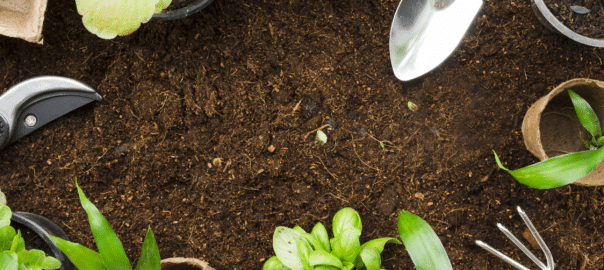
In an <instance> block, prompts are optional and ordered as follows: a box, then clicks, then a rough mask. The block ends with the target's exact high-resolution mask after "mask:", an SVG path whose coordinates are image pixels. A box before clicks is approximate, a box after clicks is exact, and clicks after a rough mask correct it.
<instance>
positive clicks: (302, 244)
mask: <svg viewBox="0 0 604 270" xmlns="http://www.w3.org/2000/svg"><path fill="white" fill-rule="evenodd" d="M310 252H311V249H310V245H309V244H308V243H307V242H306V241H298V255H299V256H300V261H302V266H303V267H304V270H312V267H310V263H309V262H308V256H310Z"/></svg>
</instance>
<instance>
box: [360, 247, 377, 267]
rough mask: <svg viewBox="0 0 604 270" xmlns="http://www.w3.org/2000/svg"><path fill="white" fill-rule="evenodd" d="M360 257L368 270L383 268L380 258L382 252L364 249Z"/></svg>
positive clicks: (372, 248)
mask: <svg viewBox="0 0 604 270" xmlns="http://www.w3.org/2000/svg"><path fill="white" fill-rule="evenodd" d="M359 255H360V256H359V257H361V260H362V261H363V264H365V267H366V268H367V270H380V266H382V258H380V251H379V250H378V249H377V248H375V247H366V248H363V249H362V250H361V253H360V254H359Z"/></svg>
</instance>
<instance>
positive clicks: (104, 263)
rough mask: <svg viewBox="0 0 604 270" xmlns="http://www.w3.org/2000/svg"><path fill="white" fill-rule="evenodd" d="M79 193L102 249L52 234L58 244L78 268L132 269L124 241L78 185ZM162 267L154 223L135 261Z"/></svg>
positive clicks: (140, 267)
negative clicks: (153, 229) (90, 247)
mask: <svg viewBox="0 0 604 270" xmlns="http://www.w3.org/2000/svg"><path fill="white" fill-rule="evenodd" d="M76 187H77V189H78V194H79V197H80V202H81V203H82V207H83V208H84V210H85V211H86V213H87V214H88V220H89V222H90V229H91V230H92V235H93V236H94V240H95V242H96V245H97V248H98V250H99V252H96V251H94V250H92V249H89V248H87V247H85V246H82V245H80V244H77V243H73V242H70V241H66V240H63V239H61V238H58V237H53V236H51V237H52V239H53V240H55V242H56V243H57V246H58V247H59V249H61V251H63V253H65V255H67V257H68V258H69V260H71V262H72V263H73V264H74V265H75V266H76V267H77V268H78V269H79V270H99V269H103V270H132V266H131V265H130V262H129V261H128V257H127V256H126V252H125V251H124V247H123V245H122V242H121V241H120V240H119V238H118V237H117V235H116V234H115V232H114V231H113V229H112V228H111V226H110V225H109V222H107V219H105V217H103V215H102V214H101V213H100V212H99V210H98V209H97V208H96V206H94V204H92V202H90V201H89V200H88V198H86V195H84V192H83V191H82V189H81V188H80V186H78V183H77V182H76ZM160 267H161V263H160V256H159V249H158V248H157V243H156V242H155V236H154V235H153V232H152V231H151V227H149V228H148V229H147V235H146V236H145V240H144V241H143V247H142V251H141V256H140V259H139V260H138V263H137V264H136V269H137V270H147V269H149V270H159V269H160Z"/></svg>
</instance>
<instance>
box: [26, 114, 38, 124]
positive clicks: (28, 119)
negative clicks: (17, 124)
mask: <svg viewBox="0 0 604 270" xmlns="http://www.w3.org/2000/svg"><path fill="white" fill-rule="evenodd" d="M37 121H38V119H36V117H35V116H33V115H28V116H27V117H25V125H27V126H28V127H33V126H35V125H36V122H37Z"/></svg>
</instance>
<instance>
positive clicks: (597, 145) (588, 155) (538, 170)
mask: <svg viewBox="0 0 604 270" xmlns="http://www.w3.org/2000/svg"><path fill="white" fill-rule="evenodd" d="M568 94H569V95H570V98H571V100H572V102H573V106H574V108H575V112H576V113H577V117H578V118H579V121H580V122H581V125H583V127H585V129H586V130H587V131H589V133H590V134H591V140H590V141H586V142H584V143H585V144H586V146H587V147H588V148H589V149H590V150H588V151H582V152H576V153H571V154H566V155H561V156H556V157H553V158H550V159H547V160H544V161H541V162H539V163H535V164H533V165H530V166H527V167H524V168H520V169H517V170H509V169H507V168H506V167H504V166H503V164H501V161H500V160H499V157H498V156H497V153H495V151H493V153H494V154H495V160H496V161H497V165H498V166H499V167H500V168H501V169H503V170H505V171H507V172H508V173H510V174H511V175H512V176H513V177H514V178H515V179H516V180H518V182H520V183H522V184H525V185H527V186H530V187H533V188H538V189H549V188H556V187H561V186H564V185H567V184H570V183H573V182H575V181H577V180H579V179H581V178H583V177H585V176H587V175H588V174H589V173H591V172H592V171H593V170H594V169H595V168H596V167H597V166H598V165H599V164H600V163H601V162H602V161H603V160H604V147H601V146H602V145H604V137H602V129H601V127H600V121H599V120H598V117H597V116H596V113H595V112H594V110H593V109H592V108H591V106H590V105H589V103H587V101H586V100H585V99H583V98H582V97H580V96H579V95H578V94H576V93H575V92H573V91H571V90H568Z"/></svg>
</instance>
